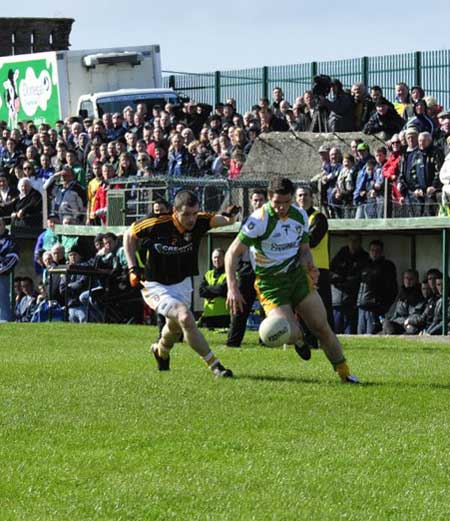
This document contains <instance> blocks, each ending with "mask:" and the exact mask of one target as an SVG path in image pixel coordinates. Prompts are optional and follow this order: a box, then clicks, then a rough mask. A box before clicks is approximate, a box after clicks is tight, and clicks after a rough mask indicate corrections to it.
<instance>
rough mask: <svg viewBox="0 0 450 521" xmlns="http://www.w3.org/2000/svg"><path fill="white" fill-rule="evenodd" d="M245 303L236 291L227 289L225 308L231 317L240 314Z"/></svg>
mask: <svg viewBox="0 0 450 521" xmlns="http://www.w3.org/2000/svg"><path fill="white" fill-rule="evenodd" d="M245 303H246V302H245V300H244V297H243V296H242V294H241V292H240V291H239V290H238V289H236V290H232V289H230V288H228V293H227V307H228V309H229V310H230V311H231V313H232V314H233V315H237V314H238V313H242V312H243V311H244V305H245Z"/></svg>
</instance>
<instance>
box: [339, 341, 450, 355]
mask: <svg viewBox="0 0 450 521" xmlns="http://www.w3.org/2000/svg"><path fill="white" fill-rule="evenodd" d="M345 348H346V349H349V350H352V351H383V352H386V351H392V352H395V351H400V352H404V351H408V352H410V353H427V354H434V353H439V354H441V353H445V354H450V342H449V343H448V344H447V345H445V344H444V345H436V344H433V345H432V346H423V345H422V346H417V347H411V343H409V344H407V345H404V346H399V345H394V346H389V345H384V346H345Z"/></svg>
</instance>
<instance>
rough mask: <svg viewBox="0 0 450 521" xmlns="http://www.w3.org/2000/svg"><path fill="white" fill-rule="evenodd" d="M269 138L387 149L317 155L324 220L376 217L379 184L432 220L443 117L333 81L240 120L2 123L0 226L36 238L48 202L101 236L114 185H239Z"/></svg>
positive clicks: (417, 91) (201, 110)
mask: <svg viewBox="0 0 450 521" xmlns="http://www.w3.org/2000/svg"><path fill="white" fill-rule="evenodd" d="M273 131H279V132H283V131H290V132H296V133H297V132H303V131H313V132H315V131H327V132H347V131H362V132H364V133H366V134H377V136H381V137H382V138H383V139H381V138H380V146H379V147H377V149H376V150H372V151H370V150H369V148H368V146H367V144H366V143H364V142H363V141H360V142H358V141H356V142H355V147H353V144H352V149H351V151H350V152H346V151H343V152H345V153H342V152H341V150H339V149H338V148H334V149H331V150H328V151H326V150H324V149H323V148H321V149H320V150H319V152H320V153H321V154H324V155H323V156H322V166H323V170H322V172H321V175H320V179H319V182H318V183H317V185H318V188H320V193H321V196H320V197H321V203H322V205H323V206H324V207H325V208H327V212H328V214H329V216H331V217H342V216H355V215H356V216H357V217H379V216H380V215H381V214H382V212H383V205H382V204H381V202H382V199H383V197H384V193H383V192H384V190H385V182H384V181H385V180H386V179H387V180H388V183H387V185H386V186H388V190H389V198H388V199H389V207H391V206H392V204H391V203H393V205H394V206H402V207H404V212H403V214H405V212H406V214H407V215H430V214H431V215H432V214H435V213H436V208H437V203H438V194H440V192H441V188H442V181H441V180H440V178H439V172H440V170H441V167H442V164H443V162H444V158H445V156H446V155H447V153H448V150H449V149H448V147H449V145H448V143H447V139H448V137H449V135H450V112H445V111H442V107H440V106H439V105H438V103H437V102H436V100H435V99H434V98H433V97H431V96H426V95H425V92H424V91H423V89H422V88H420V87H412V88H411V89H409V88H408V87H407V85H406V84H404V83H398V84H397V85H396V86H395V101H394V102H393V103H391V102H389V101H388V100H387V99H386V98H385V97H384V96H383V92H382V90H381V88H379V87H377V86H374V87H372V88H371V89H367V88H366V86H365V85H363V84H362V83H355V84H353V85H352V86H351V89H350V90H349V91H346V90H345V89H343V87H342V84H341V83H340V82H339V80H330V83H329V91H328V92H327V91H323V90H320V89H319V94H317V91H316V90H315V87H313V89H312V90H307V91H305V92H304V93H303V94H302V95H301V96H298V97H297V98H296V99H295V100H287V99H285V97H284V94H283V91H282V89H281V88H279V87H276V88H275V89H274V90H273V93H272V100H269V99H267V98H261V99H260V100H259V103H258V104H256V105H254V106H253V107H252V109H251V110H250V111H248V112H245V113H244V114H243V115H241V114H239V113H238V112H237V110H236V102H235V100H234V99H232V98H229V99H227V100H226V102H225V103H219V104H217V105H216V106H215V107H212V106H209V105H205V104H200V103H195V102H194V101H187V102H185V103H184V104H183V105H182V106H175V105H173V104H166V105H165V106H164V107H161V106H154V107H152V109H151V111H150V112H148V109H147V106H146V105H145V104H144V103H140V104H138V105H137V106H136V107H135V108H133V107H131V106H129V107H126V108H125V109H124V110H123V112H122V113H114V114H110V113H105V114H103V116H102V118H101V119H99V120H92V119H89V118H87V119H84V120H81V119H80V118H77V117H71V118H67V119H66V120H65V121H58V122H56V124H55V126H54V127H53V128H51V127H50V126H49V125H47V124H41V125H39V126H38V127H37V126H36V125H34V123H33V122H30V121H28V122H19V123H18V128H15V129H8V128H7V127H6V122H0V216H2V217H4V218H6V219H8V220H13V221H18V222H19V223H23V224H25V225H26V226H34V227H39V226H40V225H41V213H42V197H43V195H44V193H45V192H46V193H47V194H48V197H49V207H50V210H51V211H52V212H54V213H57V214H58V215H59V218H60V220H61V222H62V221H63V220H64V218H65V217H69V218H71V220H73V221H74V222H77V223H87V224H104V223H105V222H106V205H107V193H108V190H109V188H110V187H113V188H114V187H121V185H120V182H117V178H120V177H124V178H125V177H129V176H135V175H136V176H142V177H151V176H154V175H162V176H167V177H178V176H207V177H210V178H221V179H223V178H227V179H230V180H235V179H238V178H239V177H240V175H241V170H242V167H243V165H244V163H245V160H246V158H247V156H248V154H249V152H250V150H251V148H252V145H253V143H254V142H255V140H256V139H257V137H258V136H259V135H261V134H265V133H268V132H273ZM380 133H381V134H380ZM447 177H448V176H447ZM447 177H446V176H445V175H444V182H445V183H447V182H448V181H447ZM113 178H115V179H116V180H115V181H114V182H113V184H112V183H111V179H113ZM444 192H445V190H444ZM389 213H391V210H390V209H389Z"/></svg>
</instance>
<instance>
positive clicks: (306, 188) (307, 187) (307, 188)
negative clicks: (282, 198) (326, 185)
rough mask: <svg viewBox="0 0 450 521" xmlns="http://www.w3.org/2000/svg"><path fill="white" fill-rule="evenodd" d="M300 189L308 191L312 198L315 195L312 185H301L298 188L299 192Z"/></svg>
mask: <svg viewBox="0 0 450 521" xmlns="http://www.w3.org/2000/svg"><path fill="white" fill-rule="evenodd" d="M300 188H301V189H302V190H306V191H307V192H308V193H309V195H310V196H311V197H312V195H313V189H312V186H311V185H305V184H301V185H299V186H297V190H300Z"/></svg>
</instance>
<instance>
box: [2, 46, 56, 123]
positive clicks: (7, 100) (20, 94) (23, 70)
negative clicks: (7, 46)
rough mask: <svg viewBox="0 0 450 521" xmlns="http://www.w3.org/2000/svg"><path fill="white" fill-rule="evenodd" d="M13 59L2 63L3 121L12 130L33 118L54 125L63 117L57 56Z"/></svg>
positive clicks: (38, 121)
mask: <svg viewBox="0 0 450 521" xmlns="http://www.w3.org/2000/svg"><path fill="white" fill-rule="evenodd" d="M16 59H17V58H16ZM13 60H14V57H12V58H11V59H8V60H5V59H2V60H0V93H1V95H0V119H1V120H4V121H7V123H8V127H9V128H15V127H17V123H18V121H21V120H30V119H32V120H33V121H34V122H35V123H36V124H40V123H49V124H51V125H53V124H54V123H55V121H56V120H58V119H59V117H60V113H59V88H58V75H57V69H56V57H55V55H54V54H48V55H47V56H46V57H45V58H37V59H30V57H29V56H28V57H27V59H26V60H21V61H13Z"/></svg>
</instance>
